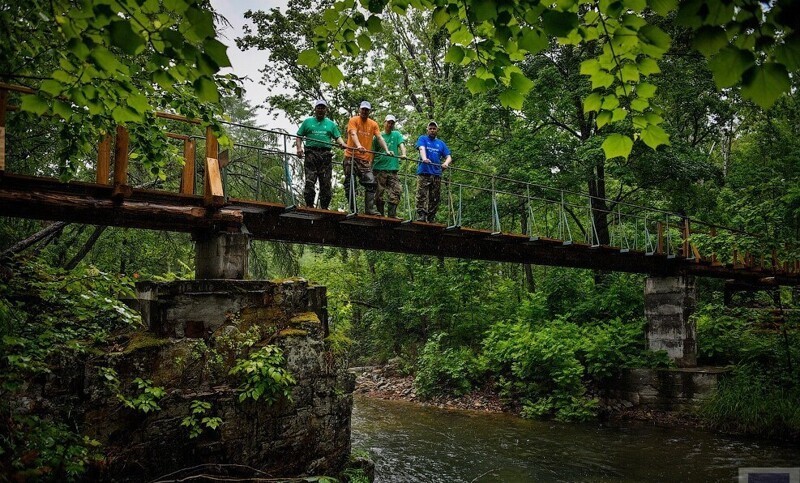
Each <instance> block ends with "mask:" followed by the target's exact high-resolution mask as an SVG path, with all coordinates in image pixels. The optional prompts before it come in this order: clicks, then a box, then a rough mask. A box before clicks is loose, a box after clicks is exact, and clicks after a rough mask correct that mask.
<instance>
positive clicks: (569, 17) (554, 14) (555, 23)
mask: <svg viewBox="0 0 800 483" xmlns="http://www.w3.org/2000/svg"><path fill="white" fill-rule="evenodd" d="M542 26H543V27H544V31H545V32H547V33H548V34H550V35H553V36H555V37H564V36H566V35H567V34H568V33H570V32H571V31H572V30H573V29H574V28H576V27H577V26H578V15H577V14H575V13H571V12H559V11H557V10H546V11H545V12H544V13H542Z"/></svg>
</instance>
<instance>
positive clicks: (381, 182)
mask: <svg viewBox="0 0 800 483" xmlns="http://www.w3.org/2000/svg"><path fill="white" fill-rule="evenodd" d="M374 173H375V179H376V180H377V182H378V191H377V193H376V195H375V200H376V201H377V202H378V203H383V202H386V203H394V204H395V205H396V204H399V203H400V194H401V193H402V192H403V187H402V185H401V184H400V177H399V176H398V175H397V171H383V170H379V169H376V170H375V171H374Z"/></svg>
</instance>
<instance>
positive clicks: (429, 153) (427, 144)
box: [416, 121, 453, 223]
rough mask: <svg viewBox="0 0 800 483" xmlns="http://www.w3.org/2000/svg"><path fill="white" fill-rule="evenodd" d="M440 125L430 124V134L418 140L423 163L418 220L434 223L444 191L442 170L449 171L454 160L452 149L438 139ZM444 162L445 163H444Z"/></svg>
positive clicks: (420, 164)
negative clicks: (451, 153) (451, 155)
mask: <svg viewBox="0 0 800 483" xmlns="http://www.w3.org/2000/svg"><path fill="white" fill-rule="evenodd" d="M438 133H439V125H438V124H436V122H435V121H431V122H429V123H428V134H423V135H422V136H420V137H419V139H417V144H416V146H417V149H418V150H419V157H420V160H421V162H420V163H419V165H418V166H417V220H416V221H427V222H428V223H433V222H434V221H435V220H436V210H438V209H439V200H440V193H441V191H442V170H443V169H447V167H448V166H450V163H452V162H453V158H451V157H450V149H449V148H448V147H447V144H445V143H444V141H442V140H441V139H437V138H436V135H437V134H438ZM442 160H444V162H443V161H442Z"/></svg>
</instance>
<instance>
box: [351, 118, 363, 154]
mask: <svg viewBox="0 0 800 483" xmlns="http://www.w3.org/2000/svg"><path fill="white" fill-rule="evenodd" d="M347 136H348V138H347V139H352V140H353V145H354V146H355V147H356V149H358V151H359V152H362V153H363V152H364V151H366V150H367V148H365V147H364V146H362V145H361V140H360V139H358V128H357V127H356V125H355V123H353V122H349V123H347Z"/></svg>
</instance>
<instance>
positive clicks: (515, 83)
mask: <svg viewBox="0 0 800 483" xmlns="http://www.w3.org/2000/svg"><path fill="white" fill-rule="evenodd" d="M511 87H512V88H513V89H514V90H515V91H517V92H519V93H520V94H522V95H525V94H527V93H528V92H529V91H530V90H531V89H533V81H532V80H530V79H528V78H527V77H525V76H524V75H522V74H518V73H516V72H512V73H511Z"/></svg>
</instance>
